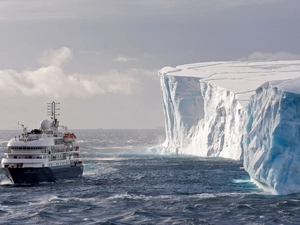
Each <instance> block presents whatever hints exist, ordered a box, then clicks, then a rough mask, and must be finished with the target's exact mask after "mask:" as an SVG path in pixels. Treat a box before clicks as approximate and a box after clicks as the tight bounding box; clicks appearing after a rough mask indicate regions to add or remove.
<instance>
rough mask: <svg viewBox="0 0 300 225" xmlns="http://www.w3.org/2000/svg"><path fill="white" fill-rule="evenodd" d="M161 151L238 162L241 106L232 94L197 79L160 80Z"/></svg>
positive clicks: (165, 78) (176, 77) (178, 77)
mask: <svg viewBox="0 0 300 225" xmlns="http://www.w3.org/2000/svg"><path fill="white" fill-rule="evenodd" d="M161 85H162V93H163V103H164V104H163V106H164V112H165V119H166V135H167V138H166V141H165V143H164V145H163V147H164V150H165V151H167V152H169V153H175V154H189V155H199V156H220V157H226V158H234V159H240V157H241V155H242V151H241V148H240V140H241V135H242V132H241V126H240V125H241V121H242V115H241V113H242V110H241V109H242V106H241V105H240V104H239V103H238V102H237V100H236V99H235V95H234V93H232V92H231V91H229V90H226V89H224V88H222V87H219V86H217V85H214V84H212V83H209V82H200V80H199V78H195V77H181V76H164V75H162V76H161Z"/></svg>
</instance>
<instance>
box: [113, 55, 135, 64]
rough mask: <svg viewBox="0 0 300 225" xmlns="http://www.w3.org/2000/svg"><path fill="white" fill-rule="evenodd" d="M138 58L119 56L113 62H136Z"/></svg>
mask: <svg viewBox="0 0 300 225" xmlns="http://www.w3.org/2000/svg"><path fill="white" fill-rule="evenodd" d="M134 60H136V58H129V57H124V56H121V55H120V56H118V57H117V58H115V59H114V60H113V61H114V62H129V61H134Z"/></svg>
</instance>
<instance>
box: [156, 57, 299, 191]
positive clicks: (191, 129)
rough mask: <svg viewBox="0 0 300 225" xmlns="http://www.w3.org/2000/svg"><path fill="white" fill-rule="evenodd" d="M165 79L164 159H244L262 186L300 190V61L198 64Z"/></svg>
mask: <svg viewBox="0 0 300 225" xmlns="http://www.w3.org/2000/svg"><path fill="white" fill-rule="evenodd" d="M159 76H160V81H161V87H162V99H163V107H164V114H165V127H166V141H165V142H164V144H163V145H162V146H161V149H162V151H163V152H165V153H171V154H187V155H198V156H205V157H224V158H231V159H237V160H239V159H243V158H244V167H245V169H246V170H247V171H248V173H249V174H250V176H251V177H252V178H253V179H254V180H255V181H256V182H257V183H260V184H262V185H264V186H265V187H269V188H271V189H272V190H275V192H276V193H279V194H285V193H293V192H299V191H300V178H299V179H298V178H297V179H296V178H295V177H297V176H296V175H297V174H298V172H300V171H299V170H300V154H298V152H299V151H300V143H299V141H300V123H299V121H300V95H299V94H300V91H298V89H299V90H300V81H299V80H298V79H296V78H298V77H300V61H277V62H275V61H268V62H252V63H247V62H212V63H197V64H189V65H182V66H177V67H176V68H172V67H166V68H163V69H162V70H160V71H159ZM299 153H300V152H299ZM243 155H244V157H243ZM298 155H299V156H298ZM298 180H299V181H298ZM285 184H288V185H287V186H286V185H285Z"/></svg>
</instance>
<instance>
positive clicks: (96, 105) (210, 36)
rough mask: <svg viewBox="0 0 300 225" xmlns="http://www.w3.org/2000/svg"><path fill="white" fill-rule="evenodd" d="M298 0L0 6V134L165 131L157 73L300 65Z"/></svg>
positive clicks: (95, 0)
mask: <svg viewBox="0 0 300 225" xmlns="http://www.w3.org/2000/svg"><path fill="white" fill-rule="evenodd" d="M299 11H300V1H298V0H288V1H286V0H251V1H250V0H209V1H207V0H184V1H183V0H51V1H47V0H0V31H1V35H0V43H1V45H0V102H1V107H0V115H1V116H0V129H19V127H18V122H19V121H20V122H21V123H23V124H25V125H27V126H28V128H29V129H34V128H38V127H39V124H40V121H41V120H43V119H45V118H47V110H46V106H47V103H48V102H52V101H55V102H60V117H59V120H60V122H61V124H62V125H67V126H68V127H69V128H70V129H99V128H104V129H128V128H129V129H140V128H149V129H152V128H157V127H163V126H164V115H163V107H162V101H161V90H160V83H159V77H158V73H157V72H158V70H160V69H161V68H163V67H165V66H173V67H175V66H176V65H181V64H187V63H195V62H207V61H229V60H230V61H231V60H243V61H245V60H269V59H273V60H285V59H289V60H290V59H300V45H299V41H300V30H299V29H298V28H299V21H300V14H299Z"/></svg>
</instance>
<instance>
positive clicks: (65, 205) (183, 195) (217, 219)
mask: <svg viewBox="0 0 300 225" xmlns="http://www.w3.org/2000/svg"><path fill="white" fill-rule="evenodd" d="M75 133H76V135H77V144H78V145H79V146H80V149H81V153H82V158H83V163H84V173H83V178H79V179H69V180H61V181H58V182H56V183H41V184H36V185H20V186H18V185H14V184H11V183H10V182H9V180H8V179H7V178H5V176H4V175H3V174H0V183H1V185H0V224H18V225H19V224H62V225H66V224H300V194H295V195H287V196H276V195H272V194H270V193H266V192H264V191H263V190H261V189H259V188H258V187H257V186H255V185H254V184H253V183H252V182H251V181H250V178H249V176H248V174H247V173H246V172H245V170H244V169H243V163H242V161H234V160H228V159H221V158H201V157H196V156H182V155H161V154H157V152H156V153H155V151H153V148H152V147H153V146H156V145H159V144H161V143H163V141H164V138H165V134H164V130H161V129H157V130H105V129H97V130H76V131H75ZM16 134H18V131H0V148H1V153H0V156H1V157H3V155H4V154H3V151H4V149H5V147H6V145H7V142H8V140H9V139H10V138H11V137H14V136H15V135H16Z"/></svg>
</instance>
